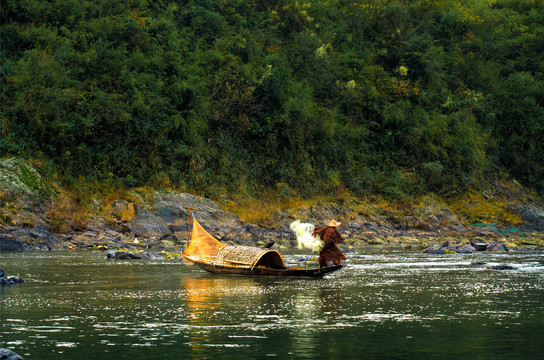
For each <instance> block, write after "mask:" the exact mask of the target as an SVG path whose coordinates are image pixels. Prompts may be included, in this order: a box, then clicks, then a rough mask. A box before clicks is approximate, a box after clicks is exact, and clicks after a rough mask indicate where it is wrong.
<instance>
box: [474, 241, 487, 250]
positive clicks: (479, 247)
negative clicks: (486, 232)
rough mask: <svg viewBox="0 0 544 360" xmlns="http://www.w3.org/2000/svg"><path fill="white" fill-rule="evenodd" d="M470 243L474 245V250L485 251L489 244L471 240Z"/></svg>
mask: <svg viewBox="0 0 544 360" xmlns="http://www.w3.org/2000/svg"><path fill="white" fill-rule="evenodd" d="M471 245H472V246H473V247H474V249H475V250H476V251H486V250H487V248H488V247H489V244H487V243H482V242H473V243H471Z"/></svg>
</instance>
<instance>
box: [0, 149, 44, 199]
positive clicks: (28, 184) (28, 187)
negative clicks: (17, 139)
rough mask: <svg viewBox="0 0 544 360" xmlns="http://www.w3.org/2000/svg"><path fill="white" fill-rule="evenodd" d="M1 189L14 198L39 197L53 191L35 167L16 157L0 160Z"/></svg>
mask: <svg viewBox="0 0 544 360" xmlns="http://www.w3.org/2000/svg"><path fill="white" fill-rule="evenodd" d="M0 189H1V190H2V191H3V192H4V193H5V194H6V195H7V196H9V197H14V198H15V197H25V198H28V199H39V198H45V197H47V196H49V195H50V193H51V191H50V188H49V186H47V184H46V183H45V182H44V181H43V179H42V177H41V175H40V173H39V172H38V171H37V170H36V169H35V168H34V167H32V166H30V165H29V164H28V163H27V162H25V161H24V160H23V159H19V158H14V157H12V158H7V159H3V160H0Z"/></svg>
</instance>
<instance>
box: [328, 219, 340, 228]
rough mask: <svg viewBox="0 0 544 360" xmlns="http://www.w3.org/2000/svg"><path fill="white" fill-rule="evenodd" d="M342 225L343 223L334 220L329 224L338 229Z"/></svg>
mask: <svg viewBox="0 0 544 360" xmlns="http://www.w3.org/2000/svg"><path fill="white" fill-rule="evenodd" d="M340 225H342V223H340V222H338V221H336V220H332V221H331V222H330V223H329V226H332V227H337V226H340Z"/></svg>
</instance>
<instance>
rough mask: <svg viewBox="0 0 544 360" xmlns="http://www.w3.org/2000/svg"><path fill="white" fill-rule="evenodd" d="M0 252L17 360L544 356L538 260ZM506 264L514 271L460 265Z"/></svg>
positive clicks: (7, 340) (1, 303) (5, 316)
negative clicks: (271, 273)
mask: <svg viewBox="0 0 544 360" xmlns="http://www.w3.org/2000/svg"><path fill="white" fill-rule="evenodd" d="M2 256H3V257H2V259H1V260H2V264H3V267H4V268H9V269H10V272H11V273H16V274H18V275H23V277H25V279H28V281H27V282H25V284H24V285H23V286H19V287H10V288H4V289H0V332H1V339H2V343H1V345H4V346H6V347H11V348H13V349H14V350H19V351H17V352H19V353H20V354H22V355H23V356H24V355H25V354H28V356H25V358H28V359H33V358H40V359H57V358H59V357H61V358H63V359H75V358H78V357H81V353H82V351H85V350H88V349H92V354H93V355H92V356H90V358H93V357H94V358H96V359H101V358H104V357H108V356H107V354H116V357H118V358H127V359H129V358H130V359H138V358H140V359H144V358H145V359H164V358H175V359H200V358H213V357H229V358H230V357H233V356H234V357H236V358H239V359H254V358H263V357H267V356H276V357H281V358H312V359H319V358H341V357H348V358H357V357H359V356H361V353H362V351H363V350H364V354H365V355H367V356H368V357H384V358H388V357H392V355H394V356H396V357H403V358H404V357H414V356H415V357H441V358H442V357H443V358H448V357H450V358H451V357H462V355H465V357H466V356H468V357H483V356H485V357H501V356H503V355H504V356H505V357H508V356H510V355H512V357H514V355H515V356H517V357H525V358H532V357H533V355H535V354H537V353H538V354H540V352H538V351H541V350H544V349H543V348H542V347H543V345H541V344H540V343H541V342H540V341H536V339H540V338H542V337H543V336H544V328H543V326H542V324H543V323H544V303H543V302H542V299H543V297H544V282H543V281H542V280H543V278H544V266H543V259H542V255H539V254H534V255H530V256H526V255H515V254H510V255H509V257H508V258H505V257H504V256H503V255H498V254H497V255H495V254H485V255H482V256H480V257H479V258H478V259H475V258H474V257H469V256H434V257H433V256H428V255H426V254H416V253H399V254H397V256H395V257H385V256H383V255H382V254H378V255H365V256H364V257H361V258H359V259H353V260H352V261H351V262H350V266H349V267H348V268H346V269H344V270H342V271H340V272H338V273H334V274H332V275H331V276H329V277H326V278H324V279H317V280H315V279H278V278H259V277H235V276H217V275H213V274H207V273H204V272H202V271H200V270H198V269H191V268H186V267H184V266H183V265H181V264H176V263H172V262H167V261H155V262H144V261H139V262H138V261H136V262H128V261H127V262H118V263H114V262H107V261H105V260H103V259H102V258H99V257H97V256H94V255H93V254H87V255H85V254H83V255H82V254H77V255H69V256H68V255H66V254H65V253H62V254H60V255H56V254H49V255H44V254H13V255H10V256H8V257H5V256H4V255H3V254H2ZM48 256H49V257H48ZM505 259H507V260H508V261H509V262H510V263H512V264H515V266H516V267H517V268H518V270H516V271H510V272H497V271H491V270H487V269H486V268H485V266H482V267H474V266H471V265H470V263H471V262H472V261H474V260H478V261H482V260H483V261H485V262H487V263H503V262H505ZM452 339H455V341H452ZM505 343H508V344H510V347H511V349H510V350H509V349H505V346H504V344H505ZM459 344H462V346H460V345H459ZM142 348H144V349H153V351H152V352H150V351H146V352H145V353H144V352H142ZM471 351H472V352H471ZM478 351H480V352H478ZM60 354H62V355H61V356H60Z"/></svg>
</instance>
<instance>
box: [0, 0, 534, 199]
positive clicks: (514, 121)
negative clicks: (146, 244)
mask: <svg viewBox="0 0 544 360" xmlns="http://www.w3.org/2000/svg"><path fill="white" fill-rule="evenodd" d="M1 3H2V7H1V18H0V23H1V33H0V36H1V65H0V74H1V78H0V86H1V90H0V91H1V92H0V120H1V122H0V132H1V134H2V137H1V138H0V157H1V156H5V155H18V156H23V157H28V158H35V159H39V161H40V162H41V163H42V164H43V167H44V168H45V169H50V171H51V172H52V173H60V174H63V175H62V176H63V179H64V180H67V181H69V182H70V181H80V180H82V179H83V181H89V180H98V181H112V182H117V183H122V184H124V185H126V186H136V185H144V184H145V185H152V186H178V187H182V188H193V189H197V190H200V191H208V193H207V195H213V192H219V191H222V190H229V191H240V190H243V191H250V192H253V191H257V192H260V191H263V190H266V189H274V190H275V191H278V193H280V194H281V195H286V196H288V195H293V194H300V195H311V194H317V193H320V192H326V191H335V190H339V189H348V190H349V191H351V192H354V193H358V194H365V193H381V194H384V195H385V196H388V197H391V198H393V199H402V198H403V197H405V196H407V195H412V194H416V195H417V194H424V193H427V192H440V193H443V194H448V193H452V192H454V191H456V190H458V189H463V188H464V187H467V186H470V185H471V183H472V182H473V181H474V179H478V178H480V177H482V176H484V174H485V173H486V172H492V173H505V174H510V175H512V176H513V177H514V178H516V179H518V180H520V181H523V182H524V183H525V184H528V185H530V186H532V187H534V188H536V189H538V190H539V191H543V190H544V41H543V39H544V2H543V1H540V0H532V1H531V0H466V1H460V0H405V1H403V0H397V1H389V0H371V1H354V0H350V1H347V0H308V1H306V2H303V1H293V0H277V1H272V0H255V1H251V0H129V1H127V0H49V1H44V0H1ZM78 179H79V180H78ZM210 192H211V193H210Z"/></svg>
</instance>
